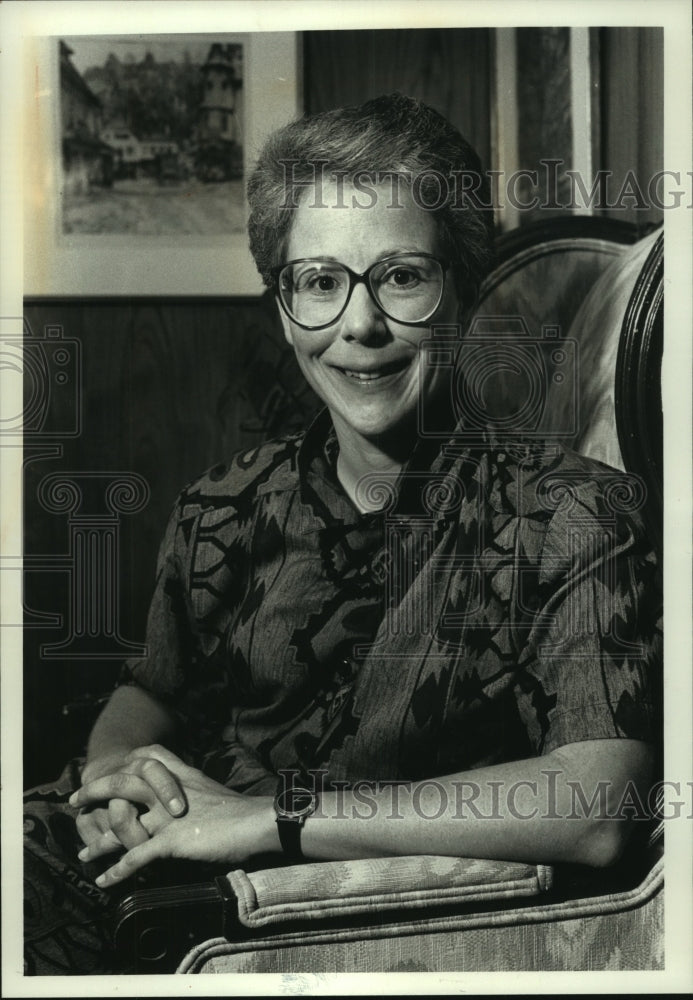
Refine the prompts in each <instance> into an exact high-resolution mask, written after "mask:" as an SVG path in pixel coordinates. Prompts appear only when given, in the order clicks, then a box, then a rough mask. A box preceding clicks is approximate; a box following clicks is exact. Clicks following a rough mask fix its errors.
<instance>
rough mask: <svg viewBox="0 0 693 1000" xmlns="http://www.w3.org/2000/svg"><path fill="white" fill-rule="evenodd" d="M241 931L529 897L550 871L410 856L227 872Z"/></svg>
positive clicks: (543, 884) (545, 885)
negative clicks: (237, 902) (370, 914)
mask: <svg viewBox="0 0 693 1000" xmlns="http://www.w3.org/2000/svg"><path fill="white" fill-rule="evenodd" d="M228 879H229V883H230V886H231V888H232V889H233V892H234V893H235V895H236V896H237V898H238V901H239V907H238V910H239V919H240V921H241V923H243V924H244V925H245V926H247V927H253V928H254V927H263V926H268V925H273V924H280V923H286V922H287V921H288V920H296V919H300V920H311V921H317V920H325V919H327V918H330V917H334V916H339V917H344V916H347V915H348V916H350V917H353V916H357V915H359V914H363V915H366V914H369V913H372V912H373V911H377V912H379V913H382V912H386V911H388V910H401V909H402V908H403V907H405V906H406V907H407V909H422V908H425V907H427V906H431V905H435V906H440V905H441V904H443V903H446V904H454V903H456V904H458V905H467V904H470V903H483V904H485V905H488V904H489V903H490V902H497V901H498V900H503V899H505V900H507V899H514V898H519V897H523V896H536V895H538V894H539V893H541V892H545V891H546V890H548V889H549V888H550V887H551V883H552V869H551V868H549V867H548V866H545V865H525V864H518V863H513V862H507V861H486V860H480V859H475V858H447V857H437V856H412V857H402V858H374V859H370V860H365V861H333V862H328V863H325V864H312V865H298V866H295V867H291V868H272V869H268V870H266V871H259V872H253V873H251V874H250V875H247V874H246V873H245V872H244V871H242V870H240V869H239V870H237V871H232V872H230V873H229V875H228Z"/></svg>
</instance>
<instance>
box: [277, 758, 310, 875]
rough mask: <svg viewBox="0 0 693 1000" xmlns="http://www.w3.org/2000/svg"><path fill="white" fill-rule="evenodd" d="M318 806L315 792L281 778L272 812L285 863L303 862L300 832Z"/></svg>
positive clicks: (291, 780) (283, 777) (293, 781)
mask: <svg viewBox="0 0 693 1000" xmlns="http://www.w3.org/2000/svg"><path fill="white" fill-rule="evenodd" d="M317 804H318V797H317V795H316V794H315V792H312V791H310V790H309V789H308V788H305V787H303V786H301V785H298V784H296V782H295V780H293V779H290V780H287V777H286V775H284V776H282V777H281V778H280V781H279V785H278V787H277V792H276V795H275V797H274V811H275V813H276V817H277V832H278V834H279V843H280V844H281V845H282V851H283V852H284V857H285V858H286V860H287V861H289V862H290V863H292V864H298V863H299V862H301V861H303V860H304V856H303V851H302V850H301V830H302V829H303V824H304V823H305V821H306V818H307V817H308V816H310V815H312V814H313V813H314V812H315V810H316V808H317Z"/></svg>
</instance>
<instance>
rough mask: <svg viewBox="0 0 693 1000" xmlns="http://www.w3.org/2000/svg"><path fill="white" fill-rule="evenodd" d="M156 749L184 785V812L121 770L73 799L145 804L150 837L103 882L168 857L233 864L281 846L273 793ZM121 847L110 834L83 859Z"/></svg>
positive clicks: (105, 884)
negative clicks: (255, 792) (239, 786)
mask: <svg viewBox="0 0 693 1000" xmlns="http://www.w3.org/2000/svg"><path fill="white" fill-rule="evenodd" d="M142 752H143V753H144V752H145V750H144V748H143V751H142ZM149 752H151V748H150V751H149ZM156 753H157V755H158V757H159V759H160V760H161V762H162V763H163V764H165V765H166V766H167V767H168V769H169V770H170V771H171V773H173V774H175V775H176V777H177V778H178V780H179V782H180V784H181V786H182V789H183V792H184V794H185V798H186V806H187V809H186V812H185V813H184V814H183V815H182V816H179V817H173V816H171V814H170V813H169V812H168V811H167V809H165V808H164V806H163V805H162V804H161V802H160V801H159V799H158V798H157V797H156V795H155V794H154V793H153V792H152V789H151V787H150V786H149V785H148V784H147V783H146V782H145V781H144V780H143V779H142V778H141V777H139V776H138V775H137V774H127V773H122V772H121V773H120V774H117V775H107V776H104V777H102V778H97V779H96V780H94V781H91V782H89V783H87V784H86V785H83V786H82V788H80V789H79V791H77V792H75V794H74V795H73V796H72V798H71V799H70V803H71V804H72V805H74V806H78V807H85V806H86V807H89V806H94V805H97V804H99V803H102V802H104V801H108V800H110V799H113V798H123V799H127V800H128V801H130V802H133V803H135V804H136V805H138V806H139V807H141V808H143V809H144V810H145V811H143V812H142V814H141V815H140V823H141V824H142V826H143V827H144V828H145V830H146V831H147V832H148V833H149V837H150V839H149V840H147V841H145V842H144V843H142V844H138V845H137V846H135V847H133V848H132V849H131V850H129V851H127V852H126V853H125V854H123V856H122V857H121V858H120V859H119V860H118V861H117V863H116V864H115V865H113V866H112V867H111V868H109V869H108V870H107V871H105V872H104V873H103V875H100V876H99V878H98V879H97V880H96V882H97V885H99V886H101V887H102V888H109V887H110V886H113V885H116V884H117V883H119V882H122V881H123V880H124V879H126V878H129V877H130V876H131V875H133V874H134V873H135V872H137V871H138V870H139V869H140V868H143V867H144V866H145V865H148V864H150V863H151V862H152V861H155V860H159V859H162V858H178V859H186V860H190V861H207V862H214V863H220V864H229V865H232V864H236V863H238V862H240V861H243V860H245V859H246V858H248V857H250V856H251V855H253V854H258V853H263V852H265V851H279V850H281V848H280V845H279V839H278V835H277V829H276V822H275V814H274V808H273V804H272V801H273V800H272V797H271V796H251V795H242V794H240V793H238V792H233V791H231V790H230V789H228V788H226V787H225V786H224V785H220V784H219V783H218V782H216V781H213V780H212V779H211V778H208V777H206V775H204V774H202V772H201V771H198V770H196V769H195V768H193V767H189V766H188V765H187V764H185V763H184V762H183V761H182V760H180V758H178V757H176V755H175V754H173V753H171V752H170V751H167V750H164V749H163V748H161V747H157V748H156ZM115 849H116V848H115V847H114V844H113V839H112V838H104V841H103V843H100V842H98V841H97V842H94V843H92V844H90V845H89V847H88V848H85V849H84V850H83V851H81V852H80V859H81V860H82V861H93V860H95V859H96V858H99V857H101V856H102V855H105V854H108V853H111V852H113V851H114V850H115Z"/></svg>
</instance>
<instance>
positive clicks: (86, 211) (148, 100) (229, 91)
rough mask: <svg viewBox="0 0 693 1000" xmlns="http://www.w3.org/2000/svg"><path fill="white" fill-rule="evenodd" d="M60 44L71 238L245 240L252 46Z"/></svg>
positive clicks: (128, 40) (119, 41)
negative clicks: (234, 236) (236, 236)
mask: <svg viewBox="0 0 693 1000" xmlns="http://www.w3.org/2000/svg"><path fill="white" fill-rule="evenodd" d="M57 41H58V44H59V47H60V125H61V145H62V168H63V170H62V174H63V183H62V188H61V199H60V201H61V206H62V229H63V232H64V233H113V234H115V233H133V234H137V235H157V236H159V235H167V234H171V235H195V234H204V235H218V234H225V233H233V232H241V231H242V230H243V228H244V221H245V217H244V193H243V46H242V44H240V43H238V42H229V41H228V40H224V38H221V39H219V40H218V41H216V40H209V39H206V40H205V41H201V40H199V39H195V38H194V37H193V36H185V37H181V38H175V39H171V38H170V36H169V37H168V38H163V39H159V38H158V36H124V37H112V36H108V37H105V36H102V37H98V38H74V39H72V38H70V39H60V40H57Z"/></svg>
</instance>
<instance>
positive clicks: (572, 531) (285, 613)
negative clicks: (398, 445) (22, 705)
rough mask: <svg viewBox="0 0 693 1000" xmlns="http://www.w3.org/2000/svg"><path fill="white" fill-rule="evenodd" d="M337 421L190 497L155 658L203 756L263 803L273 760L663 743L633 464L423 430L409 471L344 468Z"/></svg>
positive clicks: (136, 679) (160, 583)
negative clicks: (347, 482) (367, 508)
mask: <svg viewBox="0 0 693 1000" xmlns="http://www.w3.org/2000/svg"><path fill="white" fill-rule="evenodd" d="M336 454H337V442H336V438H335V435H334V430H333V428H332V425H331V421H330V419H329V414H328V413H327V412H326V411H323V413H322V414H320V415H319V416H318V418H317V419H316V420H315V421H314V423H313V424H312V426H311V427H310V428H309V430H308V431H307V432H304V433H301V434H296V435H292V436H290V437H285V438H282V439H280V440H277V441H273V442H270V443H268V444H265V445H263V446H261V447H259V448H257V449H255V450H253V451H251V452H246V453H243V454H239V455H236V456H235V457H234V458H233V460H232V461H231V463H230V464H229V465H224V466H217V467H215V468H213V469H212V470H211V471H209V472H208V473H207V474H206V475H204V476H203V477H202V478H200V479H199V480H197V481H196V482H194V483H193V484H192V485H190V486H188V487H187V488H186V489H184V490H183V492H182V493H181V495H180V496H179V498H178V500H177V502H176V504H175V507H174V510H173V513H172V516H171V518H170V520H169V524H168V528H167V531H166V535H165V538H164V541H163V543H162V547H161V551H160V557H159V566H158V577H157V583H156V589H155V593H154V597H153V601H152V605H151V609H150V613H149V619H148V626H147V648H148V654H147V656H146V657H144V658H141V659H136V660H130V661H128V663H127V664H126V674H125V677H126V678H127V680H128V681H129V682H130V683H136V684H139V685H141V686H142V687H144V688H146V689H147V690H149V691H150V692H152V693H154V694H155V695H156V696H157V697H159V698H160V699H161V700H163V701H165V702H167V703H168V704H170V705H171V706H172V707H173V708H174V710H175V711H176V713H177V714H178V715H179V716H180V719H181V722H182V724H183V727H184V734H185V744H186V746H187V748H188V749H189V751H190V759H191V760H192V761H193V762H194V763H195V764H196V765H197V766H200V767H202V768H203V770H204V771H205V772H206V773H207V774H209V775H210V776H211V777H213V778H215V779H216V780H218V781H221V782H223V783H225V784H226V785H228V786H229V787H233V788H236V789H239V790H247V791H250V792H251V793H256V794H260V793H263V794H264V793H269V792H272V791H274V788H275V785H276V773H277V771H278V770H279V769H280V768H289V767H291V768H295V769H297V770H299V771H301V772H303V773H305V772H309V771H311V770H312V769H317V768H323V769H325V770H326V771H327V773H328V780H342V781H344V780H347V781H348V780H355V779H357V778H363V779H367V780H378V779H380V780H389V779H417V778H423V777H432V776H435V775H444V774H451V773H453V772H459V771H463V770H467V769H472V768H476V767H480V766H483V765H487V764H492V763H496V762H502V761H508V760H517V759H522V758H525V757H529V756H536V755H540V754H544V753H547V752H549V751H550V750H552V749H554V748H556V747H558V746H561V745H562V744H566V743H572V742H576V741H580V740H587V739H599V738H618V737H626V738H631V739H639V740H648V741H656V739H657V735H658V716H659V689H660V676H659V674H660V658H661V630H660V613H661V603H660V597H659V589H658V579H659V574H658V569H657V565H656V561H655V559H654V556H653V554H652V552H651V550H650V546H649V545H648V543H647V540H646V538H645V537H644V534H643V529H642V524H641V521H640V518H639V516H638V513H637V509H638V507H639V506H641V505H642V503H643V500H644V496H643V493H642V489H641V488H640V483H639V481H638V480H637V478H636V477H633V476H628V475H626V474H623V473H620V472H616V471H615V470H613V469H610V468H608V467H607V466H604V465H601V464H598V463H595V462H593V461H590V460H588V459H585V458H582V457H580V456H578V455H576V454H574V453H572V452H569V451H567V450H565V449H563V448H561V447H558V446H556V445H550V446H549V445H546V444H543V443H542V444H539V443H537V442H531V441H530V442H525V443H521V444H519V443H515V444H513V445H512V446H511V445H507V446H505V447H501V446H498V445H495V446H494V445H490V444H489V445H487V446H484V447H470V446H467V445H464V444H462V443H461V442H459V441H456V440H455V438H454V436H453V437H451V438H450V439H449V440H447V441H442V442H441V440H437V439H435V438H432V439H430V440H429V439H424V440H422V441H420V442H419V444H418V445H417V447H416V448H415V449H414V452H413V455H412V458H411V460H410V462H409V463H408V464H407V466H406V467H405V469H404V470H403V471H402V473H400V476H399V477H398V478H397V480H394V481H393V480H390V481H388V480H387V479H386V478H385V477H383V476H374V477H372V479H371V481H370V482H365V483H364V484H363V486H364V488H366V489H367V490H368V491H369V492H370V496H371V498H372V499H375V500H380V499H381V500H382V508H381V509H380V510H379V511H378V512H377V513H372V514H362V513H360V512H359V511H358V510H357V509H356V507H355V506H354V505H353V504H352V502H351V501H350V500H349V499H348V498H347V496H346V495H345V493H344V491H343V489H342V487H341V486H340V484H339V481H338V479H337V476H336Z"/></svg>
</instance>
